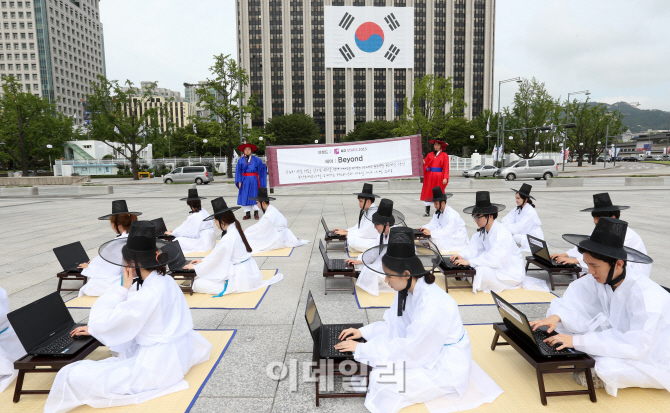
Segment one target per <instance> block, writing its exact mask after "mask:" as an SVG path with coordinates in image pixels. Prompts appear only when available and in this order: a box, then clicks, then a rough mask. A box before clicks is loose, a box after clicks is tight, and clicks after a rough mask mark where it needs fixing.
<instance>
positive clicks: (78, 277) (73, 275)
mask: <svg viewBox="0 0 670 413" xmlns="http://www.w3.org/2000/svg"><path fill="white" fill-rule="evenodd" d="M56 277H57V278H58V286H57V287H56V291H57V292H61V291H79V289H80V288H81V287H83V286H84V285H85V284H86V282H88V277H87V276H85V275H82V273H80V272H70V271H61V272H59V273H58V274H56ZM63 281H83V284H82V285H81V287H79V288H63Z"/></svg>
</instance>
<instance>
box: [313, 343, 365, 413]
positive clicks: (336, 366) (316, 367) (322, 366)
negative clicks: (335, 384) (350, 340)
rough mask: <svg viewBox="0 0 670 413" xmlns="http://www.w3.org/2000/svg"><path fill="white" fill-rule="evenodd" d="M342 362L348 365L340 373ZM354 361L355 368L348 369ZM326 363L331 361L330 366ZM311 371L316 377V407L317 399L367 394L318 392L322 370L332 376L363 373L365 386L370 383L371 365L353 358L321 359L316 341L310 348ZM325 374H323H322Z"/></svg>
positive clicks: (363, 395)
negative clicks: (311, 348)
mask: <svg viewBox="0 0 670 413" xmlns="http://www.w3.org/2000/svg"><path fill="white" fill-rule="evenodd" d="M343 362H346V363H347V365H348V366H346V367H345V368H344V369H343V370H344V371H345V372H346V373H342V372H341V371H340V370H341V364H342V363H343ZM352 362H353V363H355V365H356V369H355V370H353V371H352V370H349V369H348V367H349V366H351V363H352ZM327 363H332V368H330V366H328V365H327ZM310 369H311V372H312V373H313V374H314V376H315V377H316V383H315V384H316V407H319V399H333V398H336V397H365V396H367V393H353V392H352V393H325V394H324V393H320V392H319V376H321V374H322V372H324V371H325V372H327V373H332V375H333V376H345V375H347V376H353V375H363V374H365V377H366V387H367V386H369V385H370V370H371V367H370V366H368V365H366V364H363V363H359V362H357V361H355V360H327V359H322V358H320V357H319V349H318V347H317V346H316V343H315V344H314V348H313V350H312V366H311V367H310ZM324 375H325V374H324Z"/></svg>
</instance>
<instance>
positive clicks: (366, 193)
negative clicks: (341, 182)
mask: <svg viewBox="0 0 670 413" xmlns="http://www.w3.org/2000/svg"><path fill="white" fill-rule="evenodd" d="M354 195H358V196H360V197H363V198H379V196H378V195H375V194H373V193H372V184H363V191H361V192H360V193H354Z"/></svg>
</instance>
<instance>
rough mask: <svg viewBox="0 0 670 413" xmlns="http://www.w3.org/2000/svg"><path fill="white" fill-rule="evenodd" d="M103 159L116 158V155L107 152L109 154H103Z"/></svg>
mask: <svg viewBox="0 0 670 413" xmlns="http://www.w3.org/2000/svg"><path fill="white" fill-rule="evenodd" d="M102 159H114V157H113V156H112V155H110V154H107V155H105V156H103V157H102Z"/></svg>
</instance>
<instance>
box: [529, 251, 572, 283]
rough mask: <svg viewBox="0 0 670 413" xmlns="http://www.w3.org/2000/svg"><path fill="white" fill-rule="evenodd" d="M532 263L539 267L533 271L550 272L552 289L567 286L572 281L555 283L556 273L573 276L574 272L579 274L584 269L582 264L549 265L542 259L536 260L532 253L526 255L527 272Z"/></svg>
mask: <svg viewBox="0 0 670 413" xmlns="http://www.w3.org/2000/svg"><path fill="white" fill-rule="evenodd" d="M530 264H533V265H535V266H536V267H538V268H537V269H533V270H531V271H546V272H547V274H549V283H550V284H551V290H552V291H554V290H555V287H566V286H568V285H570V283H567V284H556V283H554V275H555V274H562V275H568V276H572V275H574V274H577V275H579V274H580V273H581V272H583V271H584V270H583V269H582V267H580V266H576V267H573V268H556V267H549V266H547V265H545V264H543V263H542V262H541V261H539V260H536V259H535V257H533V256H532V255H529V256H527V257H526V272H528V267H529V266H530Z"/></svg>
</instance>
